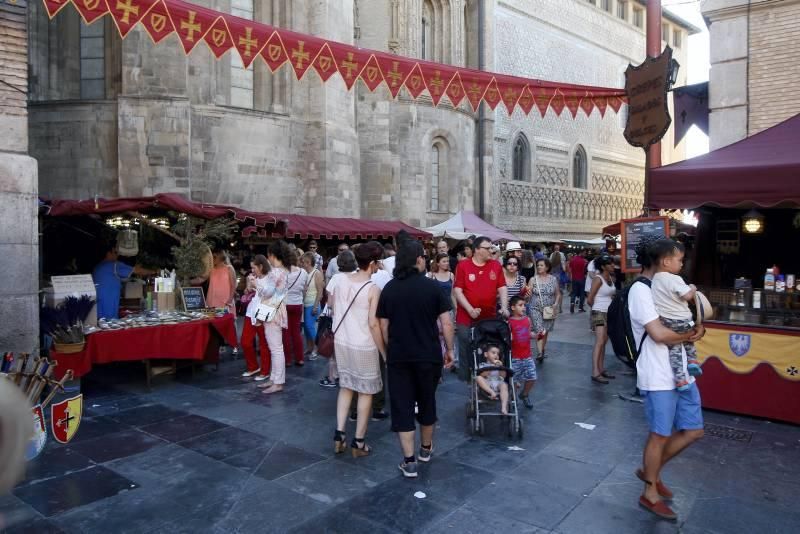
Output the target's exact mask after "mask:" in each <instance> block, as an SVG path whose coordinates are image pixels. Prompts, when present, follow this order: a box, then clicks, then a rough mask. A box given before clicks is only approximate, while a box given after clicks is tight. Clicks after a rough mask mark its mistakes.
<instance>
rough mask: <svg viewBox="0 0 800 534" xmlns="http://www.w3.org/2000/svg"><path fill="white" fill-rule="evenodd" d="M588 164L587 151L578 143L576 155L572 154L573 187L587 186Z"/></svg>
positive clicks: (582, 187)
mask: <svg viewBox="0 0 800 534" xmlns="http://www.w3.org/2000/svg"><path fill="white" fill-rule="evenodd" d="M587 166H588V165H587V161H586V151H585V150H584V149H583V147H582V146H581V145H578V148H576V149H575V155H574V156H572V187H575V188H577V189H586V188H587V186H588V181H587Z"/></svg>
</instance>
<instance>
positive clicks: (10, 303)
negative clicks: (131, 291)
mask: <svg viewBox="0 0 800 534" xmlns="http://www.w3.org/2000/svg"><path fill="white" fill-rule="evenodd" d="M26 8H27V1H26V0H17V2H16V3H14V4H11V3H9V2H2V3H0V80H2V82H3V83H0V132H2V135H0V206H2V207H3V210H2V212H0V273H3V276H2V282H0V300H2V302H3V306H0V350H2V351H15V352H16V351H19V352H32V351H33V350H34V349H35V348H37V347H38V344H39V343H38V339H39V299H38V295H39V276H38V272H39V226H38V224H37V209H38V192H37V183H38V182H37V176H36V172H37V166H36V160H34V159H33V158H31V157H30V156H29V155H28V113H27V102H26V101H27V86H28V82H27V76H28V47H27V24H26V14H25V10H26Z"/></svg>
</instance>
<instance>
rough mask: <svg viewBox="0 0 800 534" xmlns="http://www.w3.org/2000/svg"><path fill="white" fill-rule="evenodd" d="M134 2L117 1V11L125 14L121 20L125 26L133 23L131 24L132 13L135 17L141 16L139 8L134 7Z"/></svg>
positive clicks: (126, 0) (131, 0)
mask: <svg viewBox="0 0 800 534" xmlns="http://www.w3.org/2000/svg"><path fill="white" fill-rule="evenodd" d="M132 2H133V0H125V2H123V1H122V0H117V9H118V10H120V11H122V12H123V13H122V18H121V19H120V21H122V23H123V24H130V23H131V22H130V17H131V13H133V14H134V15H138V14H139V6H134V5H132Z"/></svg>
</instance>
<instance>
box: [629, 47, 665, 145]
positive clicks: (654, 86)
mask: <svg viewBox="0 0 800 534" xmlns="http://www.w3.org/2000/svg"><path fill="white" fill-rule="evenodd" d="M671 62H672V49H671V48H670V47H669V46H668V47H666V48H665V49H664V52H662V54H661V55H660V56H658V57H654V58H652V57H648V58H647V59H645V61H644V63H642V64H641V65H639V66H637V67H634V66H633V65H628V68H627V69H626V70H625V92H626V93H627V94H628V120H627V121H626V123H625V132H624V135H625V139H626V140H627V141H628V143H630V144H631V145H633V146H638V147H642V148H644V149H645V150H647V149H648V148H650V145H652V144H654V143H657V142H658V141H660V140H661V138H662V137H664V134H666V133H667V130H668V129H669V125H670V124H672V118H671V117H670V116H669V108H668V106H667V91H668V90H669V69H670V64H671Z"/></svg>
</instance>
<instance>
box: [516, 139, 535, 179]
mask: <svg viewBox="0 0 800 534" xmlns="http://www.w3.org/2000/svg"><path fill="white" fill-rule="evenodd" d="M530 152H531V149H530V145H529V144H528V140H527V139H526V138H525V136H524V135H523V134H519V135H518V136H517V140H516V141H515V142H514V157H513V160H512V165H513V174H512V176H513V178H514V180H516V181H519V182H527V181H528V180H529V177H530V168H531V167H530V160H531V154H530Z"/></svg>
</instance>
